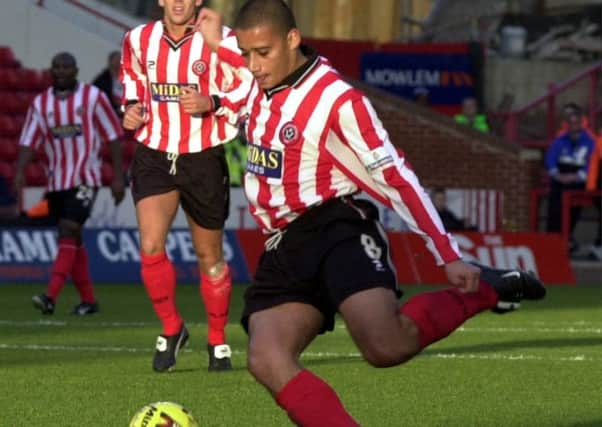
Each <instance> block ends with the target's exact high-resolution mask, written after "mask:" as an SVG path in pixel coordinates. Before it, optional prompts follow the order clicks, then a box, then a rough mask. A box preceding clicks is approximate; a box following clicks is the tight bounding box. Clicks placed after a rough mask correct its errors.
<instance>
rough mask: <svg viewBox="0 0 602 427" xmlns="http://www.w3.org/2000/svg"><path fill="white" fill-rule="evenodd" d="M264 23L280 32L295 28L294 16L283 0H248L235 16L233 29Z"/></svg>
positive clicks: (244, 28) (243, 28) (246, 28)
mask: <svg viewBox="0 0 602 427" xmlns="http://www.w3.org/2000/svg"><path fill="white" fill-rule="evenodd" d="M266 24H267V25H271V26H272V27H273V28H274V29H275V30H277V31H279V32H280V33H282V34H288V32H289V31H290V30H292V29H293V28H297V23H296V22H295V16H294V15H293V12H292V10H291V9H290V7H288V5H287V4H286V3H285V2H284V1H283V0H248V1H247V2H246V3H245V4H244V5H242V7H241V8H240V10H239V12H238V15H237V16H236V19H235V21H234V29H241V30H248V29H250V28H254V27H259V26H261V25H266Z"/></svg>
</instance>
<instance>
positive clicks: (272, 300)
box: [241, 198, 402, 333]
mask: <svg viewBox="0 0 602 427" xmlns="http://www.w3.org/2000/svg"><path fill="white" fill-rule="evenodd" d="M377 216H378V211H377V210H376V207H375V206H374V205H372V204H371V203H370V202H367V201H365V200H353V199H351V198H345V199H342V198H339V199H334V200H330V201H328V202H326V203H324V204H323V205H321V206H318V207H315V208H312V209H310V210H309V211H308V212H306V213H305V214H303V215H302V216H301V217H300V218H298V219H297V220H295V221H294V222H293V223H291V224H290V225H289V226H288V227H287V228H286V229H285V231H284V234H283V236H282V240H281V241H280V243H279V244H278V246H277V247H276V248H275V249H271V250H265V251H264V252H263V254H262V255H261V258H260V260H259V265H258V267H257V270H256V273H255V277H254V279H253V282H252V284H251V285H250V286H249V288H248V289H247V290H246V292H245V297H244V300H245V306H244V309H243V315H242V320H241V323H242V325H243V327H244V328H245V330H246V331H247V332H248V322H249V316H250V315H251V314H253V313H255V312H257V311H261V310H265V309H268V308H270V307H274V306H277V305H280V304H284V303H289V302H301V303H306V304H310V305H312V306H314V307H316V308H317V309H318V310H319V311H320V312H321V313H322V314H323V315H324V318H325V321H324V324H323V325H322V330H321V333H323V332H325V331H331V330H332V329H333V328H334V317H335V314H336V312H337V310H338V307H339V305H340V304H341V303H342V302H343V301H344V300H345V299H346V298H347V297H349V296H351V295H353V294H354V293H357V292H360V291H364V290H367V289H372V288H379V287H384V288H388V289H392V290H393V291H394V292H395V293H396V295H397V297H401V295H402V293H401V291H400V290H399V288H398V286H397V278H396V273H395V268H394V267H393V265H392V262H391V261H390V252H389V242H388V239H387V237H386V235H385V234H384V231H383V230H382V227H381V226H380V224H379V223H378V218H377Z"/></svg>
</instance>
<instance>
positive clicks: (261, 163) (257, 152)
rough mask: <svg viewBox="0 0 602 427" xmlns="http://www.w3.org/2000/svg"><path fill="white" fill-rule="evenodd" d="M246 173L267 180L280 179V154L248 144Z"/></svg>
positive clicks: (279, 152)
mask: <svg viewBox="0 0 602 427" xmlns="http://www.w3.org/2000/svg"><path fill="white" fill-rule="evenodd" d="M247 171H249V172H251V173H254V174H255V175H262V176H265V177H268V178H282V152H281V151H276V150H271V149H269V148H266V147H260V146H259V145H253V144H249V145H248V151H247Z"/></svg>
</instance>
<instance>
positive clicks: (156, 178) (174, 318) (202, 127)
mask: <svg viewBox="0 0 602 427" xmlns="http://www.w3.org/2000/svg"><path fill="white" fill-rule="evenodd" d="M159 3H160V4H161V5H162V6H163V19H162V20H158V21H154V22H150V23H148V24H143V25H140V26H138V27H136V28H134V29H132V30H131V31H129V32H128V33H127V34H126V35H125V38H124V41H123V49H122V58H123V59H122V68H121V73H120V76H121V80H122V83H123V87H124V92H125V94H124V100H125V102H126V105H125V106H124V108H125V114H124V118H123V125H124V127H125V128H126V129H128V130H135V135H136V139H137V141H138V142H139V143H138V144H137V147H136V151H135V154H134V159H133V162H132V167H131V171H132V178H133V185H132V195H133V197H134V202H135V204H136V216H137V220H138V229H139V230H140V258H141V263H142V266H141V273H142V274H141V275H142V282H143V283H144V287H145V289H146V292H147V294H148V297H149V299H150V301H151V303H152V305H153V308H154V310H155V313H156V314H157V317H158V318H159V319H160V321H161V324H162V333H161V334H160V335H159V336H158V337H157V342H156V351H155V355H154V357H153V363H152V365H153V369H154V370H155V371H157V372H164V371H168V370H171V369H172V368H173V367H174V366H175V364H176V357H177V355H178V351H179V350H180V348H182V347H183V346H184V345H185V344H186V342H187V340H188V330H187V328H186V325H185V323H184V319H183V318H182V316H181V315H180V313H179V312H178V309H177V306H176V275H175V271H174V266H173V264H172V263H171V261H170V260H169V258H168V257H167V253H166V251H165V245H166V239H167V234H168V231H169V228H170V227H171V225H172V222H173V219H174V216H175V214H176V211H177V209H178V207H179V206H180V205H181V206H182V208H183V210H184V212H185V213H186V216H187V219H188V225H189V228H190V232H191V235H192V241H193V245H194V248H195V251H196V255H197V258H198V264H199V270H200V273H201V278H200V284H199V285H200V286H199V288H200V294H201V297H202V300H203V303H204V305H205V309H206V311H207V320H208V336H207V351H208V353H209V366H208V369H209V371H224V370H230V369H232V365H231V354H232V352H231V349H230V346H229V345H228V344H226V331H225V328H226V324H227V322H228V312H229V305H230V295H231V292H232V283H231V278H230V270H229V267H228V264H227V263H226V261H225V260H224V252H223V247H222V243H223V239H224V223H225V221H226V218H227V216H228V209H229V182H228V166H227V164H226V159H225V154H224V147H223V144H224V143H225V142H227V141H230V140H232V139H233V138H235V137H236V136H237V134H238V126H237V125H236V126H235V125H230V124H228V123H227V120H225V119H224V118H217V119H216V117H215V116H213V115H212V114H205V115H203V114H201V111H200V110H199V108H198V105H199V104H198V103H199V99H201V93H202V94H204V95H209V94H210V93H216V92H219V91H223V90H227V89H229V88H230V87H231V86H232V85H235V84H236V83H237V82H236V81H235V80H234V77H233V75H232V72H231V70H230V68H229V67H222V65H221V64H220V63H219V62H218V58H217V55H215V54H211V52H210V50H209V49H208V48H207V47H206V45H205V42H204V40H203V38H202V36H201V35H200V33H198V32H196V31H194V28H193V27H192V25H191V24H192V23H193V22H194V18H195V16H196V7H198V6H200V5H201V3H202V1H201V0H183V1H181V0H163V1H161V2H159ZM149 64H151V65H150V66H149Z"/></svg>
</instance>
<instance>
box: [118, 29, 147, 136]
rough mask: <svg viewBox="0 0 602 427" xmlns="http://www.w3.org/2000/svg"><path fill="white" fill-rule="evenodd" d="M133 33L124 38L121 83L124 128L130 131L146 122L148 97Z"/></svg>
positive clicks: (144, 76) (120, 72)
mask: <svg viewBox="0 0 602 427" xmlns="http://www.w3.org/2000/svg"><path fill="white" fill-rule="evenodd" d="M133 31H139V29H135V30H132V31H130V32H128V33H127V34H126V35H125V37H124V38H123V43H122V46H121V66H120V68H119V81H120V82H121V86H122V88H123V97H122V99H121V104H122V106H121V109H122V111H123V113H124V114H123V123H122V124H123V127H124V128H125V129H128V130H135V129H138V128H139V127H140V126H142V125H143V124H144V122H145V121H146V118H145V114H144V113H145V109H144V102H145V96H146V89H147V88H146V86H147V78H146V75H145V73H144V70H143V67H142V64H141V63H140V59H139V58H138V55H137V54H136V49H134V46H133V40H134V39H135V37H134V33H133Z"/></svg>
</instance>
